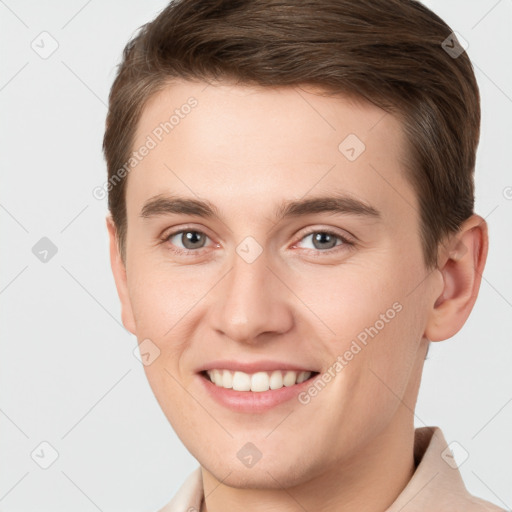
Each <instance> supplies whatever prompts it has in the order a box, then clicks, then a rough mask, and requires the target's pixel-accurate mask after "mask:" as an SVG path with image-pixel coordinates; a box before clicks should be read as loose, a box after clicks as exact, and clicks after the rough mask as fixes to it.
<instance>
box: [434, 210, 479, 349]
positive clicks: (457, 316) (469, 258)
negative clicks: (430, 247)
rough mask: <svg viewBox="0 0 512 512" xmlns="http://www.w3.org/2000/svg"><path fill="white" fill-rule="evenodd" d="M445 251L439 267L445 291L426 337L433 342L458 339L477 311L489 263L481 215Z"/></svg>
mask: <svg viewBox="0 0 512 512" xmlns="http://www.w3.org/2000/svg"><path fill="white" fill-rule="evenodd" d="M442 250H443V254H444V255H443V256H442V257H441V261H440V265H439V267H438V272H439V273H440V274H441V276H442V280H443V286H442V291H441V293H440V294H439V295H437V297H435V298H434V302H433V305H432V310H431V312H430V316H429V320H428V323H427V327H426V330H425V334H424V335H425V337H427V338H428V339H429V340H431V341H442V340H445V339H448V338H451V337H452V336H454V335H455V334H456V333H457V332H458V331H459V330H460V329H461V328H462V326H463V325H464V323H465V322H466V320H467V318H468V317H469V314H470V313H471V310H472V309H473V306H474V304H475V301H476V298H477V296H478V291H479V289H480V283H481V279H482V272H483V270H484V267H485V261H486V259H487V250H488V232H487V223H486V222H485V220H484V219H483V218H482V217H480V216H479V215H472V216H471V217H470V218H469V219H467V220H466V221H465V222H464V223H463V224H462V226H461V229H460V231H459V232H457V233H455V234H454V235H452V236H451V237H450V238H449V239H448V240H447V242H446V243H445V244H444V246H443V247H442Z"/></svg>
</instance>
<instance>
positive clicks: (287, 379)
mask: <svg viewBox="0 0 512 512" xmlns="http://www.w3.org/2000/svg"><path fill="white" fill-rule="evenodd" d="M296 381H297V372H286V373H285V374H284V378H283V384H284V385H285V386H293V385H294V384H295V382H296Z"/></svg>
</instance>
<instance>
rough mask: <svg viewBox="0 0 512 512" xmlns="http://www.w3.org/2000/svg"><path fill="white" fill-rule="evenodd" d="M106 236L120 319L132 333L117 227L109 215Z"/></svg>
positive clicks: (132, 324)
mask: <svg viewBox="0 0 512 512" xmlns="http://www.w3.org/2000/svg"><path fill="white" fill-rule="evenodd" d="M106 222H107V229H108V236H109V239H110V265H111V267H112V273H113V274H114V281H115V283H116V288H117V294H118V295H119V300H120V301H121V319H122V322H123V325H124V326H125V328H126V329H128V331H130V332H131V333H132V334H135V318H134V316H133V311H132V305H131V302H130V296H129V294H128V286H127V282H126V268H125V264H124V262H123V259H122V258H121V252H120V249H119V240H118V238H117V229H116V227H115V225H114V221H113V220H112V217H111V215H107V218H106Z"/></svg>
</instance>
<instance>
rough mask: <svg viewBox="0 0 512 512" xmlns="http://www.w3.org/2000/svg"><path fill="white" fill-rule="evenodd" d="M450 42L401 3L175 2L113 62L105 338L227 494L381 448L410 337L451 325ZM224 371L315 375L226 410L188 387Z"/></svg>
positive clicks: (458, 115) (473, 110)
mask: <svg viewBox="0 0 512 512" xmlns="http://www.w3.org/2000/svg"><path fill="white" fill-rule="evenodd" d="M451 33H452V31H451V29H450V28H449V27H448V26H447V25H446V24H445V23H444V22H443V21H442V20H441V19H439V18H438V17H437V16H436V15H435V14H433V13H432V12H431V11H429V10H428V9H427V8H425V7H424V6H422V5H421V4H420V3H418V2H416V1H413V0H372V1H369V0H363V1H361V2H351V1H348V0H325V1H321V2H320V1H303V2H294V1H292V0H290V1H286V0H281V1H273V0H254V1H249V0H245V1H232V0H230V1H219V0H215V1H213V0H211V1H210V0H206V1H205V0H185V1H176V2H172V3H171V4H170V5H169V6H168V7H167V8H166V9H165V10H164V11H163V12H162V13H161V14H160V15H159V16H158V17H157V18H156V19H155V20H154V21H153V22H151V23H149V24H147V25H145V26H144V27H142V29H141V30H140V31H139V33H138V34H137V35H136V37H135V38H134V39H132V41H130V42H129V44H128V45H127V47H126V48H125V51H124V56H123V61H122V63H121V66H120V68H119V72H118V74H117V77H116V79H115V82H114V84H113V86H112V90H111V94H110V101H109V113H108V117H107V124H106V132H105V137H104V151H105V156H106V160H107V166H108V173H109V187H108V188H109V190H108V192H109V209H110V213H111V216H109V218H108V219H107V226H108V229H109V233H110V237H111V260H112V267H113V271H114V276H115V280H116V285H117V289H118V293H119V296H120V299H121V304H122V317H123V323H124V325H125V327H126V328H127V329H128V330H129V331H130V332H132V333H133V334H134V335H136V336H137V338H138V341H139V343H146V345H147V346H151V347H152V349H151V350H152V353H154V354H156V355H158V357H155V358H154V360H152V361H151V364H147V365H146V366H145V371H146V374H147V376H148V379H149V382H150V384H151V386H152V389H153V391H154V393H155V396H156V397H157V399H158V401H159V403H160V405H161V407H162V409H163V411H164V413H165V414H166V416H167V417H168V419H169V421H170V422H171V424H172V426H173V427H174V429H175V430H176V432H177V434H178V435H179V436H180V438H181V439H182V441H183V442H184V444H185V445H186V446H187V448H188V449H189V450H190V451H191V453H192V454H193V455H194V456H195V457H196V458H197V459H198V460H199V462H200V463H201V464H202V465H203V466H204V467H205V468H206V469H207V470H208V471H210V472H212V473H213V474H215V475H216V476H218V477H219V478H222V477H223V476H225V474H227V473H228V471H232V473H231V476H230V477H229V479H228V481H227V482H226V483H231V484H232V485H235V486H236V485H240V486H244V485H253V486H267V487H272V486H275V485H276V483H275V481H278V482H280V483H281V484H283V482H286V483H288V485H293V483H300V482H301V481H305V480H306V479H308V478H313V477H314V476H317V475H319V474H321V473H322V471H326V470H327V469H328V468H329V467H331V465H333V464H339V463H346V465H347V467H349V465H350V464H353V463H354V460H356V459H357V456H358V454H359V455H360V454H361V453H362V451H363V450H365V449H369V447H370V446H373V447H374V445H376V444H377V440H382V439H383V438H386V439H391V438H393V436H394V435H396V434H399V433H401V432H402V433H403V432H404V431H405V430H406V429H407V428H409V427H410V426H411V425H412V421H413V415H412V411H413V410H414V405H415V401H416V397H417V393H418V388H419V382H420V378H421V370H422V366H423V361H424V358H425V354H426V351H427V348H428V343H429V341H439V340H443V339H446V338H449V337H450V336H452V335H453V334H455V333H456V332H457V331H458V330H459V329H460V328H461V327H462V325H463V324H464V322H465V320H466V318H467V316H468V315H469V313H470V311H471V309H472V307H473V304H474V302H475V300H476V295H477V293H478V288H479V284H480V274H481V272H482V270H483V266H484V264H485V258H486V254H487V231H486V225H485V221H483V219H482V218H481V217H479V216H477V215H475V214H474V213H473V206H474V190H473V189H474V186H473V173H474V165H475V153H476V148H477V144H478V138H479V123H480V107H479V95H478V88H477V84H476V81H475V77H474V74H473V71H472V67H471V63H470V61H469V59H468V57H467V55H466V53H464V52H463V53H462V54H461V55H459V56H458V57H457V58H454V57H453V55H450V54H449V53H448V52H447V51H445V50H444V49H443V47H442V43H443V42H444V41H445V40H446V39H447V38H449V37H450V35H451ZM185 235H186V236H185ZM190 235H192V236H190ZM323 244H326V247H325V248H323V247H322V245H323ZM151 359H153V358H151ZM219 361H221V362H219ZM227 361H230V362H232V363H233V362H234V364H235V366H236V364H238V363H240V364H241V365H242V366H243V364H245V363H247V364H249V363H253V362H267V363H268V362H274V363H276V362H277V363H279V362H283V363H284V362H288V363H289V365H290V366H291V367H292V366H293V367H297V368H299V369H303V370H309V371H311V372H314V373H313V376H312V378H311V379H310V380H309V381H307V382H304V383H302V385H301V387H300V390H301V393H300V394H299V393H297V396H296V397H295V398H294V399H292V400H287V401H284V402H283V403H281V404H279V405H277V406H274V407H272V408H268V409H265V410H263V409H262V410H260V411H259V412H257V413H256V412H254V411H253V412H248V411H246V410H233V408H230V407H226V406H225V405H222V404H220V403H219V402H217V401H216V400H214V399H213V398H212V397H211V396H210V395H209V392H208V391H207V390H206V388H205V381H206V377H205V375H204V372H203V370H205V369H208V368H214V367H215V364H217V365H221V367H222V365H223V364H224V363H225V362H227ZM212 365H213V366H212ZM217 368H218V366H217ZM244 368H245V367H244ZM247 368H249V367H247ZM261 369H262V370H265V369H266V368H261ZM249 373H252V372H250V371H249ZM317 374H318V375H317ZM214 378H215V377H214ZM290 388H291V386H290ZM297 389H298V388H297ZM292 413H293V414H292ZM285 418H286V419H285ZM277 425H279V426H277ZM269 432H272V434H271V435H270V434H269ZM247 443H252V444H251V445H247ZM372 443H373V445H372ZM304 444H307V445H308V447H309V449H308V450H306V451H304V450H300V451H299V450H297V449H296V447H297V446H300V445H304ZM247 446H249V448H247ZM243 447H245V448H243ZM254 447H256V448H257V451H258V452H259V453H260V454H261V455H262V456H261V460H260V461H258V463H257V465H255V466H254V467H250V468H248V467H247V466H245V465H244V464H242V463H241V458H240V456H237V454H239V453H240V450H241V449H246V450H247V449H249V450H254ZM278 451H279V453H280V457H276V456H275V454H276V453H278ZM255 453H257V452H255ZM290 467H294V468H296V469H294V470H293V471H291V472H290V470H289V468H290ZM269 475H272V476H273V477H275V479H276V480H275V481H273V480H272V478H271V477H270V476H269Z"/></svg>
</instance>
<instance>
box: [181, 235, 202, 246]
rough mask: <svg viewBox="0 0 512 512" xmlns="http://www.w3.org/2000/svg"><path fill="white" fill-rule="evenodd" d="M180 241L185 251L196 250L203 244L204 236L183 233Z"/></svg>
mask: <svg viewBox="0 0 512 512" xmlns="http://www.w3.org/2000/svg"><path fill="white" fill-rule="evenodd" d="M181 241H182V242H183V246H184V247H185V248H186V249H197V248H198V247H202V244H201V243H204V234H203V233H199V232H197V231H184V232H183V234H182V235H181Z"/></svg>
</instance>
